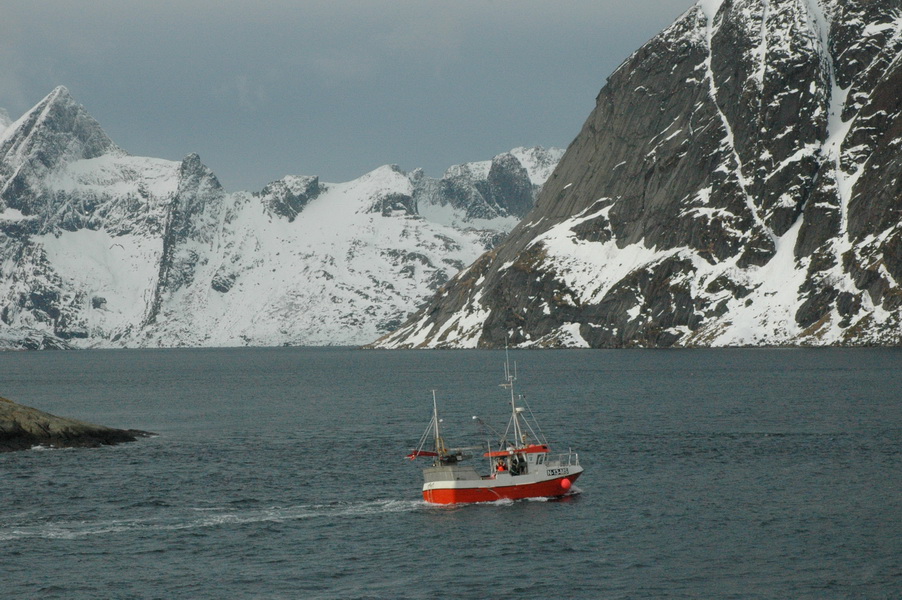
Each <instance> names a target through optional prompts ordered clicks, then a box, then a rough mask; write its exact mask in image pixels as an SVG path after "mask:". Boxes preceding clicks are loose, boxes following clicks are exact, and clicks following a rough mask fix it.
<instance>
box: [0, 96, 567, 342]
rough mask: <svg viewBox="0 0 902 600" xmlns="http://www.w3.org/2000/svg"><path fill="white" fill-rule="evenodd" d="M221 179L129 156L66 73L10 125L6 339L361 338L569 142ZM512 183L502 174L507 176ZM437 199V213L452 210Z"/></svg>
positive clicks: (380, 325) (487, 231)
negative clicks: (430, 172) (269, 177)
mask: <svg viewBox="0 0 902 600" xmlns="http://www.w3.org/2000/svg"><path fill="white" fill-rule="evenodd" d="M514 153H516V154H517V155H519V156H522V157H523V164H521V162H520V161H519V160H518V159H517V158H513V156H514V155H513V154H511V153H505V154H504V155H500V157H496V159H494V160H491V161H483V162H480V163H473V164H469V165H460V166H457V167H453V168H451V169H449V173H451V174H452V175H449V176H448V178H453V181H451V182H450V183H449V179H448V178H445V177H443V178H440V179H431V178H428V177H426V176H424V175H423V173H422V172H421V171H416V172H414V173H411V174H408V173H405V172H403V171H401V170H400V169H398V168H397V167H393V166H386V167H381V168H379V169H376V170H375V171H373V172H371V173H368V174H366V175H364V176H362V177H360V178H358V179H356V180H354V181H350V182H346V183H335V184H332V183H321V182H320V181H319V180H318V179H317V178H316V177H300V176H286V177H285V178H283V179H281V180H279V181H275V182H273V183H271V184H269V185H268V186H266V187H265V188H264V189H263V190H261V191H260V192H257V193H249V192H234V193H229V192H227V191H226V190H224V189H222V186H221V185H220V184H219V182H218V180H217V179H216V176H215V174H213V173H212V171H210V170H209V169H208V168H207V167H206V166H205V165H203V163H202V162H201V160H200V158H199V157H198V156H196V155H189V156H188V157H186V158H185V159H184V160H182V161H180V162H179V161H167V160H161V159H155V158H147V157H135V156H130V155H128V154H127V153H125V152H124V151H122V150H121V149H119V148H118V147H116V146H115V144H114V143H113V142H112V141H111V140H109V138H108V137H106V135H105V134H104V133H103V130H102V128H101V127H100V126H99V124H98V123H97V122H96V121H94V120H93V118H91V117H90V115H88V114H87V112H86V111H85V110H84V108H83V107H81V106H79V105H78V104H76V103H75V101H74V100H73V99H72V98H71V96H70V95H69V94H68V92H67V91H66V90H65V88H57V89H56V90H54V91H53V92H52V93H51V94H50V95H49V96H48V97H47V98H45V99H44V100H43V101H41V102H40V103H39V104H38V105H37V106H36V107H35V108H34V109H32V110H31V111H29V113H27V114H26V115H24V116H23V117H22V118H21V119H18V120H17V121H16V122H15V123H11V124H9V126H8V127H7V128H6V129H5V131H4V132H3V134H2V136H0V347H66V346H70V347H98V346H100V347H118V346H132V347H134V346H232V345H249V344H252V345H282V344H303V345H329V344H340V345H348V344H360V343H364V342H366V341H369V340H371V339H373V338H375V337H377V336H379V335H382V334H384V333H386V332H387V331H390V330H391V329H392V328H394V327H396V326H397V325H398V324H400V323H401V322H402V321H403V320H404V319H405V318H406V317H407V316H408V315H409V314H410V313H411V312H413V311H414V310H415V309H416V308H417V307H418V306H419V305H420V304H421V303H422V302H423V301H424V300H425V299H426V298H428V297H429V296H430V295H431V294H432V293H434V291H435V290H436V289H438V287H439V286H440V285H442V284H443V283H445V282H446V281H447V280H449V279H450V278H451V277H453V276H454V274H455V273H457V271H458V270H460V269H461V268H462V267H463V266H465V265H466V264H469V263H471V262H472V261H473V260H475V259H476V258H477V257H478V256H479V255H480V254H481V253H482V252H484V251H485V250H486V249H487V248H489V247H491V245H492V244H494V243H495V242H496V241H497V240H499V239H500V238H501V237H503V236H504V235H505V234H506V233H507V232H508V231H509V230H510V229H511V228H513V226H514V225H515V224H516V222H517V217H516V216H515V215H514V214H512V212H511V211H512V210H513V207H511V206H508V204H507V201H506V199H505V197H504V194H505V190H506V189H507V188H509V189H513V190H514V191H516V192H518V193H519V194H520V198H519V200H520V201H523V200H524V199H525V200H526V201H527V202H528V203H529V205H530V206H531V205H532V202H533V201H534V198H535V195H536V194H537V192H538V188H539V185H540V183H541V181H543V179H542V177H543V174H544V175H545V176H547V173H548V172H549V166H550V165H551V164H553V163H554V162H556V160H557V159H558V158H559V157H560V155H561V152H560V151H557V150H551V151H545V150H543V149H539V148H533V149H516V150H515V151H514ZM505 186H507V188H505ZM443 211H444V212H443Z"/></svg>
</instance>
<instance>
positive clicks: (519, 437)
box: [501, 344, 523, 447]
mask: <svg viewBox="0 0 902 600" xmlns="http://www.w3.org/2000/svg"><path fill="white" fill-rule="evenodd" d="M504 378H505V379H506V380H507V383H503V384H501V385H502V387H506V388H509V389H510V392H511V400H510V403H511V421H512V422H513V424H514V439H515V440H516V441H515V442H514V447H517V446H520V445H522V444H523V432H522V431H521V430H520V415H519V414H518V413H517V401H516V397H515V396H514V381H516V380H517V363H516V362H515V363H514V370H513V371H511V359H510V352H508V348H507V344H505V345H504Z"/></svg>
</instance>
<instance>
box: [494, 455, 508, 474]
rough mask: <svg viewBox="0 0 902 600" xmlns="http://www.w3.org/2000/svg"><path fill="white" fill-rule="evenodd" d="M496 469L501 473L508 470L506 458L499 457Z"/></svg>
mask: <svg viewBox="0 0 902 600" xmlns="http://www.w3.org/2000/svg"><path fill="white" fill-rule="evenodd" d="M496 470H497V471H498V472H499V473H501V472H503V471H507V467H505V466H504V459H503V458H499V459H498V466H497V467H496Z"/></svg>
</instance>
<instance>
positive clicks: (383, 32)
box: [0, 0, 694, 191]
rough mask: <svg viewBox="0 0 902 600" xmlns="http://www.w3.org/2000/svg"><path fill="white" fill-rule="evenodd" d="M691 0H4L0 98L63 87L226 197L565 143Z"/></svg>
mask: <svg viewBox="0 0 902 600" xmlns="http://www.w3.org/2000/svg"><path fill="white" fill-rule="evenodd" d="M692 4H694V0H628V1H615V0H584V1H583V0H580V1H568V0H558V1H556V2H551V1H548V0H543V1H532V0H441V1H430V0H391V1H381V0H359V1H351V0H313V1H298V0H296V1H288V0H269V1H268V2H265V3H263V2H239V1H237V0H215V1H213V0H211V1H206V2H205V1H200V0H181V1H169V0H154V2H146V1H143V0H142V1H141V2H134V1H131V0H91V1H90V2H84V1H77V2H76V1H65V0H58V1H53V2H37V1H35V0H4V1H3V8H2V11H0V107H3V108H5V109H7V111H8V112H9V115H10V117H11V118H12V119H14V120H15V119H17V118H18V117H19V116H21V115H22V114H23V113H24V112H25V111H26V110H28V109H29V108H31V107H32V106H33V105H35V104H36V103H38V102H39V101H40V100H41V99H42V98H43V97H44V96H45V95H47V94H48V93H49V92H50V91H51V90H52V89H53V88H54V87H56V86H57V85H65V86H66V87H67V88H69V91H70V92H71V93H72V95H73V96H74V97H75V100H76V101H77V102H79V103H80V104H82V105H84V106H85V107H86V108H87V110H88V112H90V113H91V114H92V115H93V116H94V118H96V119H97V120H98V121H99V122H100V124H101V125H102V126H103V128H104V129H105V130H106V132H107V133H108V134H109V136H110V137H111V138H113V140H114V141H115V142H116V143H117V144H118V145H119V146H121V147H122V148H123V149H125V150H126V151H128V152H129V153H131V154H135V155H139V156H153V157H158V158H166V159H171V160H180V159H182V158H183V157H184V156H185V155H187V154H189V153H192V152H197V153H198V154H200V157H201V160H203V162H204V163H205V164H207V165H208V166H209V167H211V168H212V169H213V170H214V171H215V172H216V174H217V175H218V176H219V179H220V180H221V181H222V183H223V184H224V185H225V187H226V188H227V189H228V190H230V191H235V190H241V189H245V190H252V191H253V190H259V189H260V188H262V187H263V186H264V185H265V184H266V183H268V182H270V181H273V180H275V179H278V178H280V177H282V176H284V175H289V174H290V175H319V176H320V179H321V180H322V181H330V182H340V181H348V180H350V179H353V178H356V177H358V176H360V175H362V174H364V173H365V172H367V171H370V170H372V169H374V168H376V167H378V166H381V165H384V164H390V163H394V164H398V165H400V166H401V168H403V169H405V170H413V169H415V168H417V167H422V168H424V169H425V170H426V173H427V174H429V175H432V176H439V175H441V173H442V172H444V170H445V169H446V168H447V167H449V166H451V165H453V164H458V163H461V162H467V161H474V160H486V159H489V158H491V157H492V156H494V155H495V154H498V153H500V152H504V151H506V150H510V149H511V148H514V147H516V146H534V145H541V146H559V147H562V148H563V147H566V146H567V145H568V144H569V143H570V141H572V139H573V138H574V137H575V136H576V134H577V133H578V132H579V129H580V127H581V126H582V124H583V122H584V121H585V120H586V118H587V117H588V116H589V113H590V111H591V110H592V108H593V106H594V100H595V96H596V94H597V93H598V90H599V89H601V87H602V86H603V85H604V82H605V78H606V77H607V76H608V75H609V74H610V73H611V72H612V71H613V70H614V69H615V68H616V67H617V65H619V64H620V63H621V62H622V61H623V60H624V59H625V58H626V57H627V56H629V55H630V54H631V53H632V52H633V51H635V50H636V49H638V48H639V47H640V46H641V45H642V44H644V43H645V42H646V41H648V40H649V39H650V38H651V37H653V36H654V35H655V34H656V33H657V32H658V31H660V30H661V29H663V28H664V27H666V26H667V25H669V24H670V23H671V22H673V21H674V20H675V19H676V18H677V17H678V16H679V15H680V14H682V13H683V12H684V11H685V10H686V9H688V8H689V7H690V6H691V5H692Z"/></svg>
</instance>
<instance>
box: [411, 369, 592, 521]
mask: <svg viewBox="0 0 902 600" xmlns="http://www.w3.org/2000/svg"><path fill="white" fill-rule="evenodd" d="M504 379H505V382H504V383H502V384H501V387H503V388H507V389H508V390H509V392H510V410H511V416H510V421H509V422H508V425H507V429H506V430H505V431H504V434H503V435H499V436H498V441H497V443H496V444H494V445H493V444H491V443H487V444H486V445H485V446H477V447H468V448H449V447H448V446H447V445H446V444H445V440H444V438H443V437H442V430H441V423H442V420H441V419H440V418H439V416H438V402H437V401H436V396H435V391H433V392H432V420H431V421H430V422H429V425H428V426H427V427H426V431H424V432H423V436H422V437H421V438H420V442H419V444H418V446H417V448H416V450H414V451H413V452H411V453H410V454H408V455H407V458H409V459H411V460H413V459H416V458H427V459H431V460H432V464H431V465H430V466H427V467H425V468H424V469H423V479H424V483H423V499H424V500H425V501H426V502H431V503H434V504H461V503H471V502H495V501H498V500H508V499H509V500H519V499H523V498H557V497H561V496H566V495H568V494H571V493H573V482H575V481H576V479H577V478H578V477H579V476H580V475H581V474H582V472H583V469H582V467H581V466H580V464H579V455H578V454H577V453H576V452H573V451H572V450H570V451H568V452H565V453H560V454H553V453H552V451H551V448H550V447H549V445H548V442H547V440H546V439H545V436H544V434H543V433H542V430H541V428H539V426H538V423H536V420H535V416H534V415H533V414H532V410H531V409H530V408H529V404H528V403H527V402H526V401H525V399H524V398H523V397H522V396H517V395H516V393H515V391H514V382H515V381H516V379H517V372H516V363H514V368H513V370H511V368H510V359H509V358H507V357H506V360H505V363H504ZM473 419H474V420H477V421H479V422H480V423H481V421H480V420H479V419H478V417H473ZM493 432H494V431H493ZM494 433H496V435H497V432H494ZM430 438H431V439H432V444H431V445H430V446H431V447H429V448H427V444H429V440H430ZM475 450H479V451H482V458H483V459H484V461H485V462H484V463H483V464H484V465H485V469H486V470H487V474H481V473H480V472H479V470H477V468H476V467H475V466H474V465H473V464H463V463H464V462H465V461H467V460H468V459H472V458H473V454H472V452H473V451H475Z"/></svg>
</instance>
